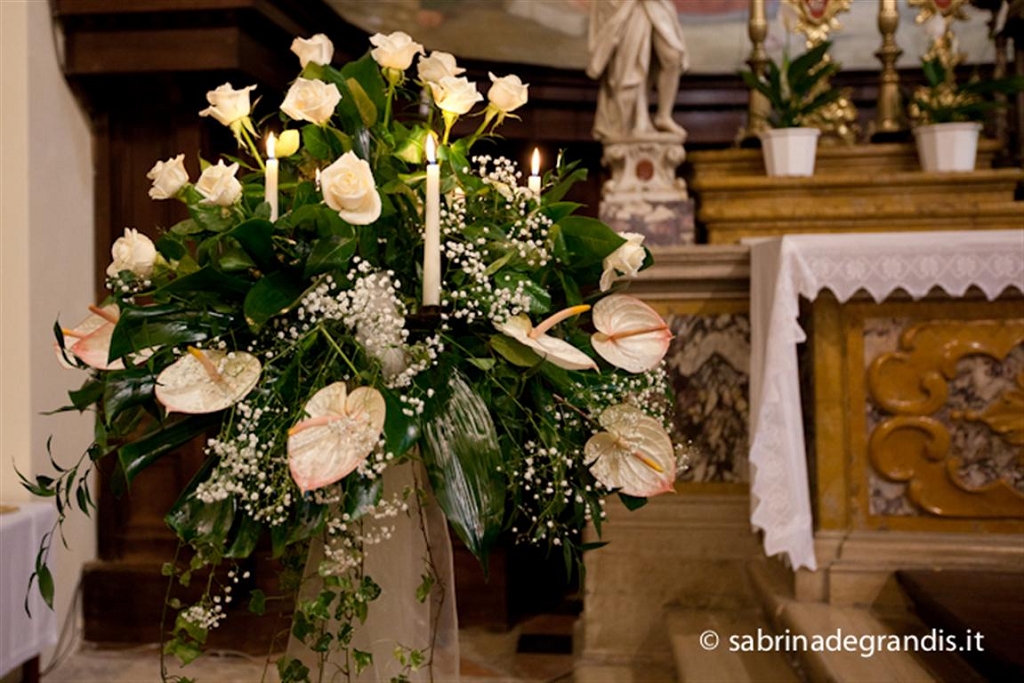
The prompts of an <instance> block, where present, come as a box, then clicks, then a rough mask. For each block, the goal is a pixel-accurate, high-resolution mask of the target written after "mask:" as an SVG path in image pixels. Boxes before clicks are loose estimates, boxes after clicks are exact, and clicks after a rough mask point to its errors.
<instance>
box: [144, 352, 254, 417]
mask: <svg viewBox="0 0 1024 683" xmlns="http://www.w3.org/2000/svg"><path fill="white" fill-rule="evenodd" d="M261 371H262V366H261V365H260V361H259V359H257V358H256V356H254V355H252V354H251V353H246V352H244V351H217V350H214V349H209V350H208V349H197V348H195V347H192V346H190V347H189V348H188V353H187V354H184V355H182V357H181V358H179V359H178V360H176V361H175V362H174V363H172V364H171V365H168V366H167V367H166V368H164V370H163V372H161V373H160V375H159V376H158V377H157V378H156V399H157V400H158V401H160V403H162V404H163V406H164V407H165V408H167V412H168V413H188V414H191V415H200V414H203V413H215V412H217V411H218V410H223V409H225V408H227V407H229V406H232V405H234V404H235V403H237V402H238V401H241V400H242V399H243V398H245V397H246V395H247V394H248V393H249V392H250V391H252V389H253V387H255V386H256V382H257V381H259V378H260V372H261Z"/></svg>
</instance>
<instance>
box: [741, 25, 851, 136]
mask: <svg viewBox="0 0 1024 683" xmlns="http://www.w3.org/2000/svg"><path fill="white" fill-rule="evenodd" d="M831 47H832V41H829V40H823V41H821V42H820V43H818V44H817V45H815V46H813V47H811V48H809V49H808V50H807V51H806V52H804V53H803V54H802V55H800V56H799V57H797V58H796V59H790V57H789V50H788V44H787V49H785V50H784V51H783V55H782V63H781V64H776V63H775V60H773V59H769V60H768V63H767V72H766V73H764V74H758V73H755V72H753V71H742V72H740V77H741V78H742V79H743V82H744V84H746V86H747V87H748V88H750V89H751V90H755V91H757V92H759V93H761V94H762V95H764V97H765V98H766V99H767V100H768V103H769V104H770V105H771V113H770V114H769V116H768V124H769V125H770V126H771V127H772V128H798V127H801V126H809V125H812V123H811V122H812V120H813V119H814V118H815V116H816V115H817V114H819V113H820V112H821V111H822V110H824V109H826V108H827V107H828V106H829V105H831V104H833V103H835V102H836V101H838V100H839V99H840V98H842V97H843V93H842V91H841V90H837V89H835V88H831V87H829V86H828V84H829V81H830V79H831V78H832V76H834V75H835V74H837V73H839V69H840V66H839V64H838V63H837V62H835V61H833V60H832V59H830V58H829V56H828V51H829V48H831Z"/></svg>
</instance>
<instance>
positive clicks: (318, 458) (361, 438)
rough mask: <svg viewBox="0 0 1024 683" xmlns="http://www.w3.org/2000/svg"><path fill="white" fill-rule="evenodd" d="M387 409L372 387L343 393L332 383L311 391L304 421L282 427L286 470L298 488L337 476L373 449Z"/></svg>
mask: <svg viewBox="0 0 1024 683" xmlns="http://www.w3.org/2000/svg"><path fill="white" fill-rule="evenodd" d="M386 412H387V408H386V406H385V404H384V397H383V396H381V393H380V392H379V391H377V390H376V389H374V388H372V387H359V388H358V389H355V390H353V391H352V393H349V392H348V389H347V388H346V387H345V383H344V382H335V383H334V384H330V385H328V386H326V387H324V388H323V389H321V390H320V391H318V392H316V393H315V394H313V397H312V398H311V399H309V401H308V402H307V403H306V414H307V415H308V416H309V417H308V418H306V419H305V420H302V421H301V422H299V423H297V424H296V425H295V426H293V427H292V428H291V429H289V430H288V468H289V469H290V470H291V473H292V479H293V480H294V481H295V484H296V485H297V486H298V487H299V489H300V490H301V491H302V492H303V493H305V492H306V491H314V490H316V489H319V488H322V487H324V486H327V485H328V484H333V483H334V482H336V481H339V480H341V479H343V478H344V477H345V476H347V475H348V474H349V473H350V472H352V470H354V469H355V468H356V467H358V466H359V465H360V463H362V462H363V461H364V460H366V458H367V456H369V455H370V453H372V452H373V449H374V448H375V447H376V445H377V441H378V439H379V437H380V433H381V431H382V430H383V429H384V416H385V414H386Z"/></svg>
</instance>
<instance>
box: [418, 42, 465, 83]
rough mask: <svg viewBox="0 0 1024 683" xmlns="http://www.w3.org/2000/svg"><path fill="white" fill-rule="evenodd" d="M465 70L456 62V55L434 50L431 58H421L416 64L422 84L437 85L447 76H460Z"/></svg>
mask: <svg viewBox="0 0 1024 683" xmlns="http://www.w3.org/2000/svg"><path fill="white" fill-rule="evenodd" d="M465 71H466V70H465V69H463V68H462V67H461V66H459V65H458V64H457V63H456V61H455V55H453V54H451V53H449V52H441V51H440V50H434V51H433V52H431V53H430V56H429V57H420V60H419V61H418V62H417V63H416V75H417V77H418V78H419V80H420V83H425V84H426V83H437V82H439V81H440V80H441V79H442V78H444V77H445V76H458V75H459V74H462V73H465Z"/></svg>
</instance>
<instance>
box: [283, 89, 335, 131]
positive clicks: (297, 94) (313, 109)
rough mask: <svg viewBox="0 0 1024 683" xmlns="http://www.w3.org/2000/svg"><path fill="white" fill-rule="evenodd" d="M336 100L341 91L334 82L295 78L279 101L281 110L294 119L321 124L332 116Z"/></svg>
mask: <svg viewBox="0 0 1024 683" xmlns="http://www.w3.org/2000/svg"><path fill="white" fill-rule="evenodd" d="M338 102H341V93H340V92H339V91H338V86H336V85H335V84H334V83H324V82H323V81H318V80H310V79H308V78H297V79H295V82H294V83H292V87H290V88H289V89H288V93H287V94H286V95H285V97H284V102H282V103H281V111H283V112H284V113H285V114H287V115H288V116H290V117H291V118H292V119H294V120H296V121H309V122H310V123H315V124H317V125H318V126H322V125H323V124H325V123H327V122H328V121H329V120H330V119H331V117H332V116H334V108H335V107H337V106H338Z"/></svg>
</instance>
